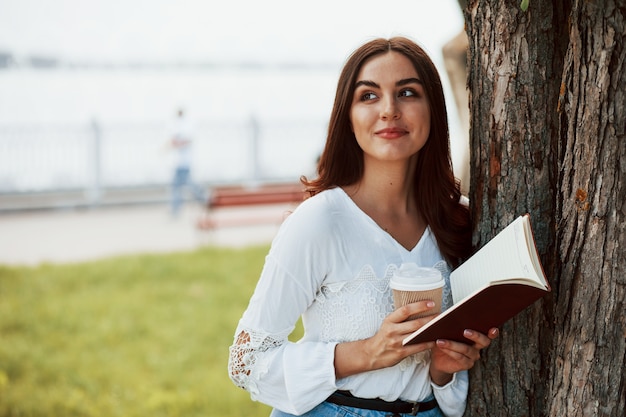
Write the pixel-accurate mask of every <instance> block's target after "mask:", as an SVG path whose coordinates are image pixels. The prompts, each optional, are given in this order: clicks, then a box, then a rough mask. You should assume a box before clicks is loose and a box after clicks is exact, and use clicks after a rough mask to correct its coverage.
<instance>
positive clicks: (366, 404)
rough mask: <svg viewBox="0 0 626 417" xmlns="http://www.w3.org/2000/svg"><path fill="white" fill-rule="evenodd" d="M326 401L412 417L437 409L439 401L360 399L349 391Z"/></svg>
mask: <svg viewBox="0 0 626 417" xmlns="http://www.w3.org/2000/svg"><path fill="white" fill-rule="evenodd" d="M326 401H328V402H329V403H333V404H337V405H345V406H346V407H355V408H364V409H366V410H376V411H385V412H388V413H394V414H410V415H412V416H416V415H417V413H419V412H420V411H428V410H432V409H433V408H435V407H437V400H436V399H434V398H433V399H432V400H430V401H426V402H423V403H418V402H410V401H402V400H396V401H393V402H389V401H385V400H381V399H380V398H358V397H355V396H353V395H352V394H350V392H349V391H335V392H333V393H332V394H331V396H330V397H328V398H327V399H326Z"/></svg>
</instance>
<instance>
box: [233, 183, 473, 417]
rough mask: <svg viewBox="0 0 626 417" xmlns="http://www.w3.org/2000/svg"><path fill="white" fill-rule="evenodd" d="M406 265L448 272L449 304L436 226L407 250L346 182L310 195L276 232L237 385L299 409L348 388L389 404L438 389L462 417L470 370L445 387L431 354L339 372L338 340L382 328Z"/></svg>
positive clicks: (245, 334) (246, 329)
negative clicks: (298, 335) (300, 332)
mask: <svg viewBox="0 0 626 417" xmlns="http://www.w3.org/2000/svg"><path fill="white" fill-rule="evenodd" d="M403 262H415V263H416V264H418V265H420V266H429V267H436V268H438V269H440V270H441V271H442V273H443V275H444V277H445V279H446V286H445V288H444V309H445V308H446V307H448V306H449V305H450V304H451V295H450V282H449V279H450V268H449V266H448V264H447V263H446V262H445V260H444V259H443V256H442V255H441V253H440V251H439V248H438V246H437V243H436V240H435V237H434V236H433V235H432V233H431V231H430V229H428V228H427V229H426V231H425V232H424V234H423V236H422V237H421V239H420V241H419V242H418V243H417V244H416V245H415V247H414V248H413V249H412V250H410V251H409V250H407V249H405V248H404V247H403V246H402V245H400V244H399V243H398V242H397V241H396V240H395V239H394V238H393V237H392V236H391V235H389V234H388V233H387V232H385V231H384V230H383V229H381V228H380V227H379V226H378V225H377V224H376V223H375V222H374V221H373V220H372V219H371V218H370V217H369V216H368V215H367V214H365V213H364V212H363V211H361V209H360V208H359V207H358V206H357V205H356V204H355V203H354V202H353V201H352V200H351V199H350V197H349V196H348V195H347V194H346V193H345V192H344V191H343V190H342V189H341V188H339V187H338V188H334V189H331V190H327V191H324V192H321V193H319V194H317V195H315V196H314V197H311V198H309V199H307V200H305V201H304V202H303V203H302V204H300V205H299V206H298V207H297V208H296V209H295V210H294V212H293V213H291V214H290V215H289V216H288V217H287V219H286V220H285V221H284V223H283V224H282V225H281V227H280V230H279V231H278V233H277V235H276V237H275V238H274V241H273V242H272V246H271V249H270V251H269V254H268V255H267V257H266V260H265V266H264V268H263V271H262V273H261V277H260V279H259V282H258V284H257V287H256V289H255V292H254V294H253V296H252V298H251V299H250V303H249V305H248V308H247V310H246V311H245V313H244V314H243V317H242V318H241V320H240V321H239V325H238V326H237V330H236V331H235V338H234V343H233V345H232V346H231V348H230V359H229V365H228V367H229V374H230V377H231V379H232V380H233V382H234V383H235V384H236V385H238V386H240V387H242V388H244V389H246V390H247V391H249V392H250V394H251V397H252V399H253V400H256V401H261V402H263V403H265V404H268V405H270V406H272V407H274V408H277V409H279V410H281V411H283V412H286V413H290V414H296V415H299V414H303V413H305V412H307V411H309V410H311V409H312V408H314V407H315V406H317V405H318V404H320V403H321V402H323V401H324V400H325V399H326V398H327V397H328V396H329V395H330V394H332V393H333V392H334V391H335V390H338V389H340V390H349V391H350V392H352V394H353V395H355V396H356V397H361V398H376V397H379V398H382V399H384V400H387V401H393V400H396V399H398V398H400V399H403V400H409V401H423V400H425V399H426V398H428V397H429V396H430V395H431V394H434V396H435V398H436V399H437V401H438V403H439V406H440V408H441V410H442V411H443V413H444V414H445V415H447V416H461V415H462V414H463V411H464V409H465V402H466V398H467V389H468V376H467V372H465V371H464V372H459V373H457V374H455V376H454V378H453V380H452V381H451V382H450V383H448V384H447V385H445V386H443V387H440V386H437V385H435V384H434V383H432V382H431V381H430V377H429V373H428V368H429V362H430V357H429V355H428V354H426V355H424V354H417V355H413V356H411V357H408V358H405V359H404V360H403V361H402V362H400V363H399V364H397V365H395V366H393V367H389V368H384V369H379V370H375V371H369V372H364V373H360V374H357V375H353V376H349V377H347V378H343V379H339V380H337V379H336V378H335V369H334V366H333V363H334V351H335V345H336V344H338V343H340V342H347V341H354V340H361V339H365V338H368V337H371V336H373V335H374V334H375V333H376V332H377V331H378V329H379V328H380V326H381V324H382V321H383V319H384V318H385V317H386V316H387V315H388V314H389V313H391V312H392V311H393V298H392V295H391V290H390V289H389V278H390V277H391V275H392V274H393V272H394V271H395V270H396V269H397V268H398V267H399V266H400V264H402V263H403ZM300 316H302V323H303V326H304V336H303V337H302V339H301V340H300V341H298V342H297V343H293V342H290V341H288V339H287V337H288V336H289V334H290V333H291V332H292V331H293V329H294V328H295V324H296V322H297V321H298V319H299V318H300Z"/></svg>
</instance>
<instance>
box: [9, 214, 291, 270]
mask: <svg viewBox="0 0 626 417" xmlns="http://www.w3.org/2000/svg"><path fill="white" fill-rule="evenodd" d="M295 207H296V205H295V204H294V203H281V204H266V205H253V206H241V207H228V208H227V207H224V208H216V209H214V210H213V211H212V212H211V213H209V214H208V216H207V215H206V214H205V213H203V212H202V211H201V209H200V208H198V207H193V206H191V205H187V206H185V208H184V210H183V212H182V214H181V216H180V217H179V218H177V219H172V218H170V216H169V212H168V207H167V206H166V205H164V204H159V205H148V206H131V207H123V208H120V207H116V208H100V209H90V210H80V211H77V210H69V211H54V210H46V211H38V212H24V213H13V214H2V215H0V264H4V265H37V264H40V263H43V262H51V263H66V262H79V261H87V260H93V259H99V258H105V257H110V256H115V255H124V254H137V253H167V252H177V251H187V250H193V249H196V248H199V247H202V246H208V245H211V246H221V247H235V248H236V247H244V246H248V245H257V244H266V243H269V242H270V241H271V239H272V238H273V237H274V235H275V234H276V232H277V230H278V227H279V225H280V224H281V223H282V221H283V220H284V218H285V216H286V215H287V214H288V213H289V211H291V210H293V209H294V208H295ZM199 220H204V224H205V226H206V225H207V224H209V223H210V224H211V225H212V226H214V227H212V228H206V227H205V228H204V229H201V228H198V227H197V223H198V221H199Z"/></svg>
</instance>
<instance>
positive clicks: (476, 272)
mask: <svg viewBox="0 0 626 417" xmlns="http://www.w3.org/2000/svg"><path fill="white" fill-rule="evenodd" d="M524 223H528V217H527V216H520V217H518V218H517V219H516V220H515V221H513V222H512V223H511V224H509V225H508V226H507V227H506V228H505V229H504V230H502V231H501V232H500V233H499V234H497V235H496V236H495V237H494V238H493V239H492V240H490V241H489V242H487V244H486V245H485V246H483V247H482V248H481V249H480V250H479V251H478V252H477V253H476V254H474V255H473V256H472V257H471V258H470V259H468V260H467V261H466V262H465V263H463V264H462V265H461V266H459V267H458V268H457V269H456V270H455V271H453V272H452V274H450V281H451V286H452V298H453V300H454V303H457V302H459V301H460V300H462V299H463V298H465V297H466V296H468V295H469V294H472V293H474V292H475V291H476V290H478V289H480V288H482V287H485V286H487V285H488V284H489V283H490V282H493V281H501V280H509V279H520V278H522V279H523V278H527V279H531V280H532V281H535V282H537V283H540V284H542V286H543V282H545V280H543V279H542V278H540V277H539V275H538V274H542V272H541V271H539V272H536V271H535V267H534V264H533V262H532V260H531V257H530V254H529V248H528V244H527V239H528V240H532V235H531V236H530V237H528V236H526V231H525V225H524ZM532 244H533V245H534V241H533V242H532ZM530 250H533V251H534V250H535V248H534V247H533V248H532V249H530ZM535 285H536V284H535Z"/></svg>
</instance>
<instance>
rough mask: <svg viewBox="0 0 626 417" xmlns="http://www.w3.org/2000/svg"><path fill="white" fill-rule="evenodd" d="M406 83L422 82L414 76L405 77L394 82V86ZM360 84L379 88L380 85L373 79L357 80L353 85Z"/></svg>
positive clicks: (358, 85)
mask: <svg viewBox="0 0 626 417" xmlns="http://www.w3.org/2000/svg"><path fill="white" fill-rule="evenodd" d="M407 84H419V85H423V84H424V83H423V82H422V80H420V79H419V78H414V77H411V78H405V79H402V80H400V81H398V82H396V86H397V87H401V86H403V85H407ZM360 86H366V87H371V88H380V86H379V85H378V84H376V83H375V82H374V81H369V80H361V81H357V82H356V84H355V86H354V88H359V87H360Z"/></svg>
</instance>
